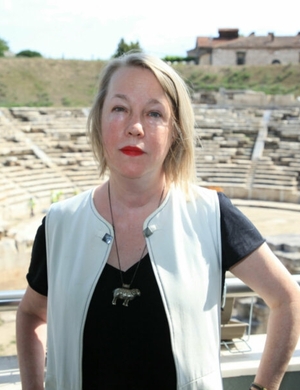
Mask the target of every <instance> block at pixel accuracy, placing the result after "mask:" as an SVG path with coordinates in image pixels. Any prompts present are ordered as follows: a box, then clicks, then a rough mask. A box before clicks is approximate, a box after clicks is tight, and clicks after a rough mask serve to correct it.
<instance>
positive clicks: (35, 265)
mask: <svg viewBox="0 0 300 390" xmlns="http://www.w3.org/2000/svg"><path fill="white" fill-rule="evenodd" d="M26 277H27V281H28V284H29V286H30V287H31V288H32V289H33V290H34V291H36V292H38V293H39V294H42V295H45V296H47V294H48V279H47V255H46V237H45V217H44V218H43V220H42V224H41V225H40V226H39V228H38V230H37V233H36V236H35V239H34V243H33V246H32V253H31V262H30V265H29V270H28V273H27V276H26Z"/></svg>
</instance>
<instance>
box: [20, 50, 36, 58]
mask: <svg viewBox="0 0 300 390" xmlns="http://www.w3.org/2000/svg"><path fill="white" fill-rule="evenodd" d="M16 57H30V58H31V57H42V55H41V53H39V52H38V51H32V50H22V51H20V52H19V53H17V54H16Z"/></svg>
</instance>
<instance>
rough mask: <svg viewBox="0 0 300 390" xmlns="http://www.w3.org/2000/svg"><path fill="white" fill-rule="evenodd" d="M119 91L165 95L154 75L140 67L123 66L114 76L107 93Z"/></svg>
mask: <svg viewBox="0 0 300 390" xmlns="http://www.w3.org/2000/svg"><path fill="white" fill-rule="evenodd" d="M119 90H127V91H128V92H132V91H143V90H144V91H148V92H149V93H150V92H152V93H153V92H156V93H160V94H161V93H163V94H165V92H164V91H163V88H162V86H161V85H160V83H159V81H158V80H157V78H156V76H155V75H154V73H153V72H152V71H151V70H150V69H147V68H143V67H140V66H123V67H121V68H118V69H117V70H116V71H115V72H114V73H113V74H112V76H111V78H110V81H109V84H108V89H107V92H108V94H109V93H112V92H115V91H119Z"/></svg>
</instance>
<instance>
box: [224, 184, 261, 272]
mask: <svg viewBox="0 0 300 390" xmlns="http://www.w3.org/2000/svg"><path fill="white" fill-rule="evenodd" d="M218 197H219V202H220V211H221V237H222V264H223V271H224V272H225V271H227V270H228V269H229V268H230V267H232V266H233V265H235V264H236V263H238V262H239V261H240V260H242V259H243V258H244V257H246V256H247V255H249V254H250V253H252V252H253V251H254V250H255V249H257V248H258V247H259V246H260V245H261V244H263V243H264V242H265V239H264V238H263V237H262V235H261V234H260V233H259V231H258V230H257V229H256V227H255V226H254V225H253V223H252V222H251V221H250V220H249V219H248V218H247V217H246V216H245V215H244V214H243V213H242V212H241V211H240V210H239V209H238V208H237V207H235V206H234V205H233V204H232V203H231V201H230V200H229V199H228V198H227V197H226V196H225V195H224V194H223V193H222V192H219V193H218Z"/></svg>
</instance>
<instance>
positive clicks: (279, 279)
mask: <svg viewBox="0 0 300 390" xmlns="http://www.w3.org/2000/svg"><path fill="white" fill-rule="evenodd" d="M230 271H231V272H232V273H233V274H234V275H235V276H236V277H238V278H240V279H241V280H242V281H243V282H244V283H245V284H247V285H248V286H249V287H250V288H251V289H252V290H254V291H255V292H257V293H258V295H259V296H260V297H261V298H262V299H263V300H264V301H265V303H266V304H267V305H268V306H269V308H270V315H269V321H268V328H267V339H266V344H265V349H264V352H263V355H262V358H261V362H260V365H259V368H258V371H257V374H256V377H255V382H256V383H258V384H260V385H261V386H264V387H266V388H267V389H268V390H278V389H279V386H280V383H281V381H282V378H283V376H284V373H285V371H286V369H287V366H288V363H289V361H290V359H291V357H292V354H293V352H294V350H295V347H296V344H297V342H298V339H299V335H300V288H299V286H298V284H297V283H296V282H295V281H294V280H293V278H292V277H291V275H290V273H289V272H288V271H287V269H286V268H285V267H284V266H283V264H282V263H281V262H280V261H279V260H278V258H277V257H276V256H275V255H274V254H273V252H272V251H271V250H270V249H269V247H268V245H267V244H263V245H261V246H260V247H259V248H258V249H256V250H255V251H254V252H253V253H251V254H250V255H249V256H247V257H246V258H245V259H243V260H242V261H240V262H239V263H238V264H236V265H235V266H233V267H232V268H231V269H230Z"/></svg>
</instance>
